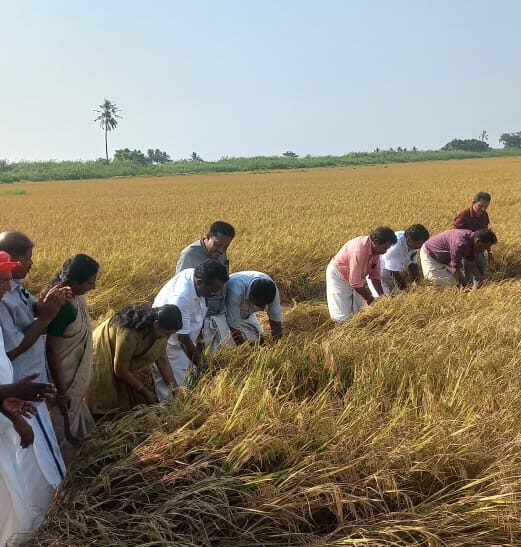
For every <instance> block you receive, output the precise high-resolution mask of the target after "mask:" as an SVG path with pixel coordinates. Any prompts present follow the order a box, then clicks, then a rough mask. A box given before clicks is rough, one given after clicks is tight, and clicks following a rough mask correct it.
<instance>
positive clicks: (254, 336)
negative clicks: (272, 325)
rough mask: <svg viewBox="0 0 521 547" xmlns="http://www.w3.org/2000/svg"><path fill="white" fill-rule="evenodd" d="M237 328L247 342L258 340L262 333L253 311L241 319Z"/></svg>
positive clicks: (262, 330)
mask: <svg viewBox="0 0 521 547" xmlns="http://www.w3.org/2000/svg"><path fill="white" fill-rule="evenodd" d="M239 330H240V331H241V333H242V335H243V336H244V338H245V340H247V341H248V342H258V341H259V340H260V338H261V337H262V335H263V334H264V329H263V328H262V325H261V324H260V323H259V320H258V319H257V315H256V314H254V313H252V314H251V315H250V316H248V317H247V318H245V319H241V322H240V325H239Z"/></svg>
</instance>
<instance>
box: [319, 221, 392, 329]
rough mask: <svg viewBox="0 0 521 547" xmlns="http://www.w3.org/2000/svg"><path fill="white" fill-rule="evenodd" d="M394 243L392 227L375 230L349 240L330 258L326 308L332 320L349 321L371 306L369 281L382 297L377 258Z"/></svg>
mask: <svg viewBox="0 0 521 547" xmlns="http://www.w3.org/2000/svg"><path fill="white" fill-rule="evenodd" d="M395 243H396V235H395V233H394V231H393V230H391V228H387V227H381V228H376V230H373V232H371V235H369V236H360V237H355V238H354V239H351V240H350V241H348V242H347V243H346V244H345V245H344V246H343V247H342V248H341V249H340V251H338V253H337V254H336V255H335V256H334V257H333V258H332V259H331V262H330V263H329V265H328V267H327V270H326V291H327V306H328V308H329V315H330V316H331V319H333V320H334V321H338V322H342V321H345V320H346V319H349V317H351V315H353V314H354V313H356V312H357V311H358V310H359V309H360V308H361V307H362V306H363V305H364V301H365V302H367V303H368V304H371V303H372V302H373V301H374V297H373V296H372V294H371V291H370V290H369V288H368V287H367V285H366V277H369V279H371V280H372V282H373V286H374V287H375V289H376V291H377V292H378V294H379V295H380V294H383V291H382V284H381V283H380V255H383V254H384V253H385V252H386V251H387V249H389V248H390V247H391V246H392V245H394V244H395Z"/></svg>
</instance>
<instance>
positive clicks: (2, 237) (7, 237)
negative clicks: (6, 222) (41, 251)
mask: <svg viewBox="0 0 521 547" xmlns="http://www.w3.org/2000/svg"><path fill="white" fill-rule="evenodd" d="M33 247H34V243H33V242H32V241H31V240H30V239H29V238H28V237H27V236H26V235H25V234H22V232H2V233H0V251H5V252H6V253H9V254H10V255H11V257H12V258H13V259H14V260H20V259H21V258H23V257H24V256H25V255H27V254H28V253H29V251H32V250H33Z"/></svg>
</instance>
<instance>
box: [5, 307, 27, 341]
mask: <svg viewBox="0 0 521 547" xmlns="http://www.w3.org/2000/svg"><path fill="white" fill-rule="evenodd" d="M0 325H1V326H2V332H3V335H4V345H5V351H11V350H13V349H15V348H17V347H18V346H19V345H20V344H21V343H22V341H23V339H24V333H23V332H22V331H21V330H20V329H19V328H18V327H17V326H16V325H15V323H14V320H13V316H12V315H11V312H10V311H9V309H8V307H7V306H6V305H5V303H3V302H0Z"/></svg>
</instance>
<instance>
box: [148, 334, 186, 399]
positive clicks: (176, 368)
mask: <svg viewBox="0 0 521 547" xmlns="http://www.w3.org/2000/svg"><path fill="white" fill-rule="evenodd" d="M172 338H174V340H172ZM193 342H194V344H195V343H196V341H193ZM166 356H167V358H168V362H169V363H170V368H171V369H172V374H173V375H174V378H175V381H176V384H177V385H178V387H182V386H187V385H188V384H189V383H190V381H191V380H192V378H193V375H194V374H195V373H196V372H197V370H196V368H195V365H194V364H193V363H192V361H191V360H190V359H189V358H188V355H186V353H185V351H184V349H183V348H182V346H181V344H180V343H179V340H178V339H177V337H176V336H175V335H174V336H173V337H171V338H170V339H169V340H168V345H167V347H166ZM152 375H153V378H154V389H155V392H156V395H157V398H158V399H159V400H160V401H166V400H167V399H168V398H169V397H170V388H169V387H168V386H167V384H166V382H165V380H164V379H163V376H161V373H160V372H159V370H158V369H157V366H153V367H152Z"/></svg>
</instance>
